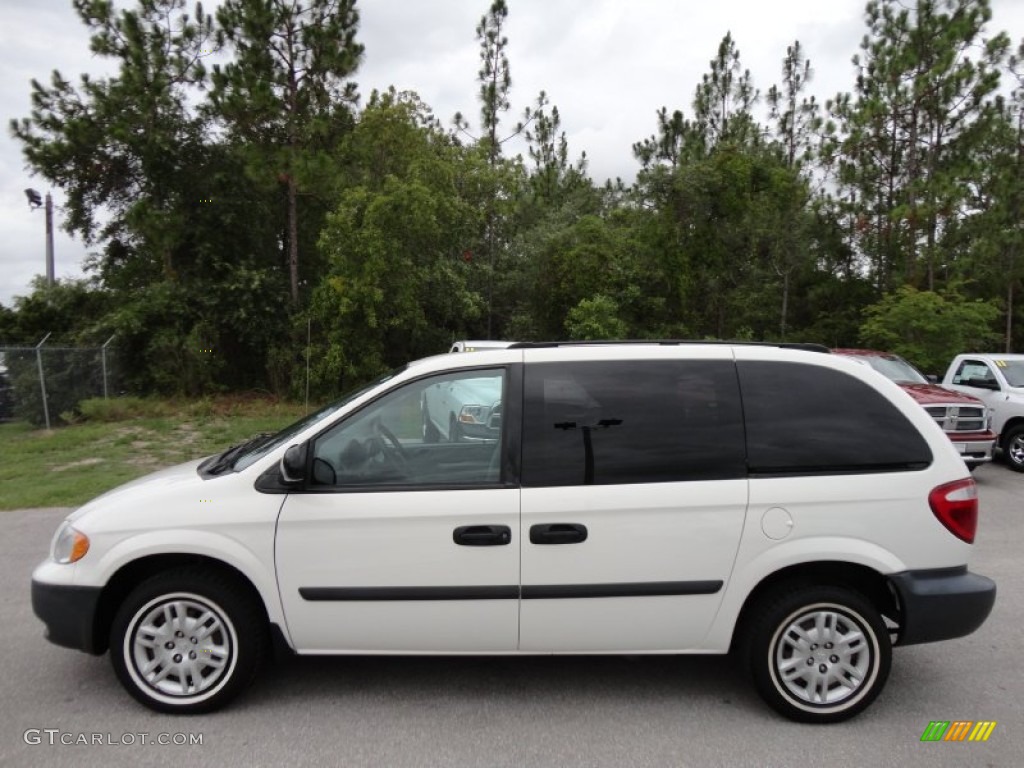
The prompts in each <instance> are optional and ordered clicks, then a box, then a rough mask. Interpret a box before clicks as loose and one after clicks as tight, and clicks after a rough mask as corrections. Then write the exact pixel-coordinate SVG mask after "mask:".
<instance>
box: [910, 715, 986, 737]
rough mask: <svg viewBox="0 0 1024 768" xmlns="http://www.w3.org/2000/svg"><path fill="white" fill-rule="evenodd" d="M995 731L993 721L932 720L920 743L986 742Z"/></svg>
mask: <svg viewBox="0 0 1024 768" xmlns="http://www.w3.org/2000/svg"><path fill="white" fill-rule="evenodd" d="M995 729H996V721H995V720H978V721H977V722H975V721H974V720H932V721H931V722H930V723H928V727H927V728H925V729H924V733H922V734H921V741H988V737H989V736H991V735H992V731H994V730H995Z"/></svg>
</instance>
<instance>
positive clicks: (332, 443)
mask: <svg viewBox="0 0 1024 768" xmlns="http://www.w3.org/2000/svg"><path fill="white" fill-rule="evenodd" d="M505 378H506V377H505V372H504V370H501V369H494V370H481V371H466V372H461V373H447V374H443V375H439V376H433V377H431V378H426V379H420V380H419V381H414V382H410V383H408V384H405V385H403V386H401V387H398V388H397V389H395V390H394V391H393V392H389V393H388V394H387V395H385V396H384V397H382V398H380V399H379V400H377V401H375V402H373V403H370V404H369V405H367V406H366V407H365V408H363V409H361V410H359V411H358V412H356V413H354V414H353V415H352V416H350V417H348V418H346V419H345V420H344V421H343V422H342V423H341V424H339V425H338V426H336V427H333V428H332V429H330V430H328V431H327V432H325V433H324V434H322V435H320V436H319V437H318V438H317V439H316V440H315V441H314V443H313V457H314V458H313V478H312V482H311V484H310V488H311V489H313V490H317V489H320V490H338V489H345V488H351V487H359V488H367V487H370V488H381V487H389V486H417V487H423V486H428V487H429V486H435V487H453V486H456V487H457V486H478V485H488V484H495V483H497V482H498V481H499V480H500V479H501V478H500V475H501V449H502V448H501V447H502V433H503V429H502V421H503V419H502V411H503V407H502V406H503V403H504V397H505V394H504V393H505Z"/></svg>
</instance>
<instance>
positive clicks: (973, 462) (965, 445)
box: [949, 432, 996, 466]
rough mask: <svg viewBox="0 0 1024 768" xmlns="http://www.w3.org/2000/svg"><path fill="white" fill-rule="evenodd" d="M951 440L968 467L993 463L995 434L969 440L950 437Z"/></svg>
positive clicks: (969, 438)
mask: <svg viewBox="0 0 1024 768" xmlns="http://www.w3.org/2000/svg"><path fill="white" fill-rule="evenodd" d="M949 439H950V441H951V442H952V443H953V446H954V447H955V448H956V450H957V452H958V453H959V454H960V457H961V458H962V459H963V460H964V463H965V464H967V466H977V465H978V464H984V463H986V462H989V461H992V451H993V450H994V449H995V445H996V436H995V435H994V434H993V433H991V432H990V433H988V436H985V437H982V436H974V437H968V438H959V437H954V436H952V435H949Z"/></svg>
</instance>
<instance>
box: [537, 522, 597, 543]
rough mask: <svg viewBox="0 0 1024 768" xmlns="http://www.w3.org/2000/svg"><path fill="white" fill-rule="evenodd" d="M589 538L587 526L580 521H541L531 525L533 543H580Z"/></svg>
mask: <svg viewBox="0 0 1024 768" xmlns="http://www.w3.org/2000/svg"><path fill="white" fill-rule="evenodd" d="M586 540H587V526H585V525H580V524H579V523H539V524H537V525H531V526H530V543H531V544H579V543H580V542H581V541H586Z"/></svg>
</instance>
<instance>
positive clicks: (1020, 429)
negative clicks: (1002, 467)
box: [1003, 424, 1024, 472]
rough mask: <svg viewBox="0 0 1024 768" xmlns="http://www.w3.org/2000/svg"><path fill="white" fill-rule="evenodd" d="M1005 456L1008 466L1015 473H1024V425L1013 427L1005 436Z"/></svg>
mask: <svg viewBox="0 0 1024 768" xmlns="http://www.w3.org/2000/svg"><path fill="white" fill-rule="evenodd" d="M1003 456H1004V457H1005V458H1006V466H1008V467H1009V468H1010V469H1012V470H1013V471H1014V472H1024V424H1018V425H1017V426H1015V427H1011V428H1010V430H1009V431H1008V432H1007V433H1006V434H1004V435H1003Z"/></svg>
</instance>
